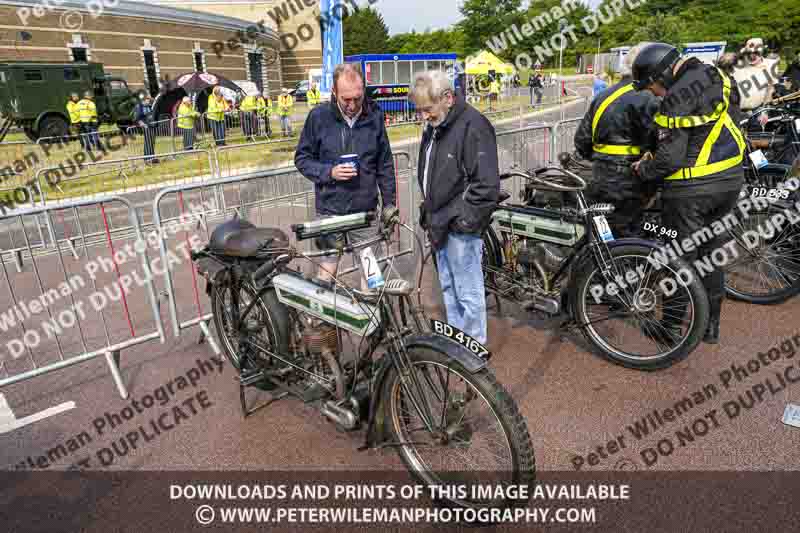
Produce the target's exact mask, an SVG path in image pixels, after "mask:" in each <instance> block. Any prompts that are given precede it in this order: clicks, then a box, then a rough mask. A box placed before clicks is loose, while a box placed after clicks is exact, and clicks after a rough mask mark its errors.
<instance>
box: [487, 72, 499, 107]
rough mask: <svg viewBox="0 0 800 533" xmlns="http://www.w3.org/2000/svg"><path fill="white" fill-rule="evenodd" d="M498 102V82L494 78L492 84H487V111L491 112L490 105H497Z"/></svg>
mask: <svg viewBox="0 0 800 533" xmlns="http://www.w3.org/2000/svg"><path fill="white" fill-rule="evenodd" d="M499 100H500V80H499V79H497V78H495V79H494V81H493V82H492V83H490V84H489V111H491V110H492V104H493V103H494V104H495V105H497V102H498V101H499Z"/></svg>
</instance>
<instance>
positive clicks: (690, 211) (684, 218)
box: [661, 191, 739, 319]
mask: <svg viewBox="0 0 800 533" xmlns="http://www.w3.org/2000/svg"><path fill="white" fill-rule="evenodd" d="M738 199H739V192H738V191H732V192H726V193H720V194H713V195H712V194H705V195H698V196H693V197H691V198H664V199H663V212H662V215H661V221H662V224H663V226H664V227H665V228H667V229H674V230H676V231H677V232H678V238H677V239H676V240H677V241H678V242H682V241H683V239H685V238H686V237H690V236H691V235H692V234H693V233H694V232H696V231H697V230H699V229H701V228H704V227H708V226H710V225H711V224H712V222H714V221H715V220H720V219H721V218H722V217H724V216H725V215H727V214H728V213H730V212H731V210H733V208H734V207H735V206H736V202H737V201H738ZM729 240H730V236H729V235H727V233H723V234H722V235H719V236H717V237H715V238H713V239H711V240H710V241H708V242H705V243H703V244H702V245H700V246H698V247H697V249H695V250H693V251H691V252H687V253H685V254H683V256H682V257H683V259H684V261H686V262H687V263H689V264H690V265H692V266H694V262H695V261H696V260H698V259H699V260H701V261H704V258H706V257H709V262H710V264H711V265H712V266H713V265H714V262H713V261H711V258H710V254H711V252H713V251H714V250H716V249H717V248H720V247H721V246H722V245H724V244H725V243H726V242H727V241H729ZM730 259H733V258H732V257H731V258H730ZM701 280H702V282H703V285H704V286H705V288H706V291H707V292H708V298H709V302H710V304H711V318H712V319H714V318H716V319H719V316H720V313H721V311H722V301H723V300H724V299H725V272H724V271H723V270H720V269H718V268H715V269H714V270H712V271H711V272H709V273H705V275H704V276H703V277H702V278H701Z"/></svg>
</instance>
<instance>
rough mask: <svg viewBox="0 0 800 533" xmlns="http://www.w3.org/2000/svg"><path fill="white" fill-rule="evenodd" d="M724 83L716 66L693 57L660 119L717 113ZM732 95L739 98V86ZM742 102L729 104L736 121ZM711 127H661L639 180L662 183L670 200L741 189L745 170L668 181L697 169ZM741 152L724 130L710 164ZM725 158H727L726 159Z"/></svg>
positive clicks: (665, 102) (682, 68)
mask: <svg viewBox="0 0 800 533" xmlns="http://www.w3.org/2000/svg"><path fill="white" fill-rule="evenodd" d="M722 86H723V84H722V79H721V78H720V76H719V74H718V72H717V70H716V68H715V67H712V66H710V65H706V64H704V63H702V62H701V61H700V60H698V59H697V58H689V59H688V60H687V61H686V62H685V63H684V64H683V65H681V66H680V68H679V69H678V72H676V73H675V82H674V84H673V85H672V87H670V89H669V91H667V94H666V96H664V99H663V101H662V102H661V109H660V110H659V114H660V115H662V116H665V117H686V116H705V115H711V114H713V112H714V110H715V109H716V107H717V105H718V104H719V102H721V101H722V99H723V96H722V94H723V93H722ZM731 92H732V93H736V92H737V89H736V86H735V84H734V83H732V84H731ZM737 102H738V98H736V96H735V95H734V94H732V97H731V99H730V106H729V109H728V113H729V114H730V115H731V117H732V118H733V120H734V121H736V120H737V118H738V117H739V113H740V111H739V109H738V105H737ZM714 125H715V123H714V122H711V123H708V124H705V125H702V126H697V127H677V128H676V127H673V128H664V127H660V126H659V127H658V150H657V151H656V153H655V156H654V159H653V160H650V161H644V162H642V165H641V166H640V167H639V176H640V178H641V179H642V181H644V182H651V183H658V182H661V181H662V180H663V184H664V192H663V195H664V196H665V197H669V196H673V197H691V196H694V195H699V194H718V193H723V192H730V191H738V190H739V189H741V184H742V180H743V179H744V171H743V170H742V165H741V164H739V165H736V166H734V167H732V168H729V169H727V170H724V171H721V172H717V173H715V174H712V175H708V176H703V177H699V178H693V179H682V180H664V178H666V177H668V176H670V175H672V174H673V173H675V172H677V171H679V170H680V169H682V168H691V167H693V166H694V165H695V164H696V162H697V159H698V156H699V155H700V152H701V150H702V148H703V144H704V143H705V141H706V138H707V137H708V136H709V134H710V133H711V130H712V129H713V128H714ZM735 150H736V144H735V141H734V140H733V139H732V138H731V136H730V134H729V133H728V132H727V131H725V130H723V133H722V134H721V135H720V139H719V142H718V143H717V144H715V145H714V148H713V150H712V152H711V159H710V160H709V161H710V162H714V161H712V159H713V160H716V158H720V157H723V158H724V157H727V156H728V155H731V154H733V153H734V152H735ZM722 154H726V155H722Z"/></svg>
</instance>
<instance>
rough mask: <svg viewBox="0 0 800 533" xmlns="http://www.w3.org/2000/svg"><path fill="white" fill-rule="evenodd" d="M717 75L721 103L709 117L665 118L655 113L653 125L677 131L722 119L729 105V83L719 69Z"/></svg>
mask: <svg viewBox="0 0 800 533" xmlns="http://www.w3.org/2000/svg"><path fill="white" fill-rule="evenodd" d="M717 72H719V75H720V76H721V77H722V100H723V101H722V102H720V103H719V104H718V105H717V108H716V109H715V110H714V112H713V113H711V114H710V115H687V116H683V117H682V116H674V117H672V116H667V115H662V114H661V113H656V116H655V123H656V124H658V125H659V126H661V127H662V128H667V129H671V130H674V129H679V128H696V127H698V126H704V125H706V124H708V123H710V122H714V121H715V120H719V119H720V118H722V114H723V113H725V112H726V111H728V106H729V105H730V97H731V81H730V80H729V79H728V77H727V76H726V75H725V74H724V73H723V72H722V71H721V70H719V69H717Z"/></svg>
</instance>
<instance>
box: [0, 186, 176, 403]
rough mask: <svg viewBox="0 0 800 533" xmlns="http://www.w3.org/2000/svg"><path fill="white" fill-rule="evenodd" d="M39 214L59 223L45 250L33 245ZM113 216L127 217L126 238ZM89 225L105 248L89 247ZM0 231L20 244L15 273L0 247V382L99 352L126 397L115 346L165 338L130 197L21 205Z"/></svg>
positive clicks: (118, 348) (50, 222)
mask: <svg viewBox="0 0 800 533" xmlns="http://www.w3.org/2000/svg"><path fill="white" fill-rule="evenodd" d="M95 212H97V214H98V215H99V217H97V218H95V216H94V214H95ZM40 216H41V217H45V219H46V220H47V221H48V226H49V227H50V228H53V227H55V225H54V224H53V220H52V219H53V217H56V218H59V219H60V220H61V221H62V223H63V225H62V227H61V228H60V232H59V233H57V234H55V235H54V237H55V238H54V241H53V243H54V245H55V246H54V250H53V251H52V252H51V253H49V254H48V255H45V256H42V255H38V254H34V253H33V251H34V247H36V246H41V245H43V244H44V242H43V239H42V236H41V234H39V235H37V233H36V232H35V231H34V230H33V226H34V224H36V222H35V218H36V217H40ZM115 218H116V219H122V218H127V222H126V223H127V224H128V225H129V226H130V227H132V228H133V230H134V231H133V234H132V235H131V237H130V238H127V239H120V238H115V237H114V236H113V234H112V231H111V220H112V219H115ZM95 226H102V227H103V230H104V233H105V238H106V245H107V249H106V250H105V252H104V253H101V254H97V255H95V254H91V255H90V254H89V247H88V246H87V245H86V236H87V234H89V233H91V232H92V231H95V230H96V229H97V228H95ZM68 230H69V232H71V234H70V233H68ZM0 233H2V234H3V235H11V234H13V235H16V236H17V240H18V241H22V242H23V243H24V248H23V249H24V251H25V252H27V259H26V261H25V262H24V265H23V266H24V268H23V269H22V271H21V272H17V273H14V272H12V271H10V269H9V268H7V265H8V263H7V261H6V259H5V253H3V254H0V269H2V272H3V279H4V281H3V282H2V283H1V284H0V295H2V296H0V298H2V299H3V301H6V302H8V304H9V305H8V308H7V309H6V310H4V311H3V312H2V313H0V338H2V341H0V344H2V346H3V348H2V349H1V350H0V388H1V387H4V386H6V385H11V384H13V383H18V382H21V381H25V380H28V379H31V378H33V377H36V376H40V375H43V374H47V373H50V372H55V371H57V370H61V369H64V368H67V367H70V366H73V365H76V364H79V363H83V362H86V361H89V360H91V359H95V358H98V357H100V356H104V357H105V358H106V363H107V364H108V366H109V369H110V371H111V374H112V376H113V378H114V381H115V382H116V385H117V389H118V391H119V393H120V396H122V397H123V398H127V397H128V392H127V389H126V387H125V384H124V383H123V381H122V377H121V375H120V372H119V359H120V353H121V351H122V350H123V349H125V348H130V347H132V346H136V345H138V344H143V343H146V342H149V341H151V340H154V339H159V340H160V342H162V343H163V342H164V341H165V337H164V329H163V325H162V322H161V316H160V313H159V310H158V301H157V299H156V293H155V290H154V284H153V272H152V271H151V269H150V264H149V262H148V260H147V257H146V252H145V250H146V247H145V246H142V245H143V244H144V243H145V242H146V241H145V240H144V238H145V236H144V235H143V234H142V231H141V228H140V226H139V221H138V217H137V215H136V211H135V209H134V206H133V205H132V204H131V202H130V201H129V200H127V199H125V198H122V197H119V196H109V197H106V198H103V199H101V200H83V201H75V202H70V203H68V204H65V205H62V206H58V207H37V208H30V209H24V210H20V211H18V212H16V213H15V214H13V215H10V216H7V217H2V218H0ZM37 238H38V239H39V240H38V241H37ZM76 241H77V244H78V245H77V249H76V248H75V247H74V246H73V243H74V242H76ZM3 251H4V252H8V251H9V250H8V249H7V248H5V247H4V248H3ZM65 251H66V252H67V253H65Z"/></svg>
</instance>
